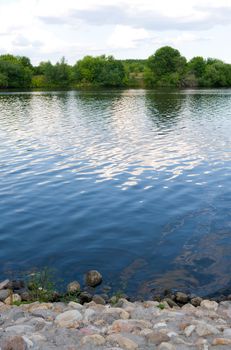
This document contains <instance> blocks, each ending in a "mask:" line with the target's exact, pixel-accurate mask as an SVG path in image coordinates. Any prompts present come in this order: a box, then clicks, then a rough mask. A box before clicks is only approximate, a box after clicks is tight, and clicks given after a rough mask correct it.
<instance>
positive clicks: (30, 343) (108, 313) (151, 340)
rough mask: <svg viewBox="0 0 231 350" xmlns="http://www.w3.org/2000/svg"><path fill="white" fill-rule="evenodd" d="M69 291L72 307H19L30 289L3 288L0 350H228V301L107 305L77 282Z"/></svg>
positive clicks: (116, 300) (94, 277)
mask: <svg viewBox="0 0 231 350" xmlns="http://www.w3.org/2000/svg"><path fill="white" fill-rule="evenodd" d="M96 272H97V271H93V272H91V273H90V274H88V275H87V278H86V284H87V285H88V286H89V287H90V286H91V287H92V288H95V287H96V286H97V285H98V284H100V283H101V281H102V276H101V275H100V274H98V272H97V273H96ZM93 285H94V287H93ZM15 287H18V289H17V288H15ZM19 287H20V288H19ZM39 288H41V287H39ZM67 289H68V291H67V293H68V294H67V295H68V296H69V297H71V299H72V300H71V301H68V300H64V301H53V302H44V301H41V300H40V301H32V300H27V301H23V299H25V298H26V296H27V299H28V298H29V297H30V289H29V288H28V286H25V285H24V284H23V282H22V281H21V282H20V281H17V283H16V281H9V280H5V281H3V282H1V283H0V300H1V301H0V349H1V350H27V349H35V350H50V349H60V350H61V349H62V350H77V349H80V350H81V349H82V350H88V349H89V350H90V349H111V350H116V349H117V350H120V349H127V350H136V349H144V350H146V349H158V350H183V349H184V350H187V349H190V350H194V349H198V350H208V349H231V301H229V300H226V301H220V302H216V301H214V300H202V299H201V298H199V297H195V296H192V297H190V296H188V295H186V294H184V293H181V292H177V293H175V294H171V293H167V292H166V293H165V294H166V295H165V297H164V298H163V299H162V300H150V301H134V302H130V301H128V300H127V299H125V298H121V297H120V296H118V295H117V296H113V297H111V298H110V300H108V301H106V300H105V298H106V296H105V297H104V296H103V295H97V294H96V295H94V296H91V301H90V300H87V298H86V295H87V294H86V293H88V298H90V293H89V292H86V291H81V288H80V285H79V284H78V282H76V281H74V282H72V283H70V284H69V285H68V287H67ZM17 291H18V292H19V293H16V292H17ZM43 292H44V291H43ZM23 293H24V295H23ZM81 293H85V299H84V298H83V297H81ZM42 295H43V297H44V296H45V294H42ZM40 296H41V295H40ZM53 297H55V295H54V296H53ZM57 297H59V298H60V295H59V294H58V293H56V298H57Z"/></svg>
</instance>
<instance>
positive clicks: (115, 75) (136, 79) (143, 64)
mask: <svg viewBox="0 0 231 350" xmlns="http://www.w3.org/2000/svg"><path fill="white" fill-rule="evenodd" d="M230 86H231V65H230V64H226V63H224V62H222V61H221V60H217V59H214V58H208V59H207V60H206V59H204V58H203V57H200V56H197V57H194V58H192V59H191V60H190V61H189V62H187V61H186V59H185V57H183V56H182V55H181V54H180V52H179V51H178V50H176V49H174V48H172V47H170V46H164V47H162V48H160V49H158V50H157V51H156V52H155V53H154V54H153V55H151V56H150V57H149V58H148V59H147V60H141V59H127V60H116V59H115V58H114V57H113V56H105V55H102V56H97V57H93V56H85V57H84V58H83V59H81V60H79V61H77V62H76V64H75V65H74V66H70V65H68V64H67V62H66V61H65V58H64V57H63V58H62V59H61V60H60V61H59V62H57V63H55V64H52V63H51V62H50V61H47V62H41V63H40V64H39V65H38V66H36V67H33V66H32V64H31V62H30V59H29V58H28V57H25V56H14V55H10V54H6V55H1V56H0V89H1V88H2V89H8V88H17V89H21V88H24V89H25V88H31V87H32V88H40V89H43V88H81V87H147V88H153V87H154V88H156V87H157V88H159V87H168V88H182V87H183V88H185V87H211V88H213V87H230Z"/></svg>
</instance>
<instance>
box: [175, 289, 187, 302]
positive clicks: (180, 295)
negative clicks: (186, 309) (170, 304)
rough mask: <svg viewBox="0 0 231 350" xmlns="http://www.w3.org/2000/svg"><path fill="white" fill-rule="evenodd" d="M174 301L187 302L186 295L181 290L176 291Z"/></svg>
mask: <svg viewBox="0 0 231 350" xmlns="http://www.w3.org/2000/svg"><path fill="white" fill-rule="evenodd" d="M175 297H176V301H177V302H178V303H181V304H186V303H187V302H188V299H189V298H188V295H187V294H185V293H182V292H176V295H175Z"/></svg>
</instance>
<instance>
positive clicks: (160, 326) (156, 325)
mask: <svg viewBox="0 0 231 350" xmlns="http://www.w3.org/2000/svg"><path fill="white" fill-rule="evenodd" d="M166 327H167V324H166V322H158V323H156V324H155V325H154V327H153V328H154V329H156V328H166Z"/></svg>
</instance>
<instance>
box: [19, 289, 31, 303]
mask: <svg viewBox="0 0 231 350" xmlns="http://www.w3.org/2000/svg"><path fill="white" fill-rule="evenodd" d="M18 294H19V295H20V297H21V299H22V301H30V300H31V296H30V293H29V292H28V291H27V290H25V289H20V290H18Z"/></svg>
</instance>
